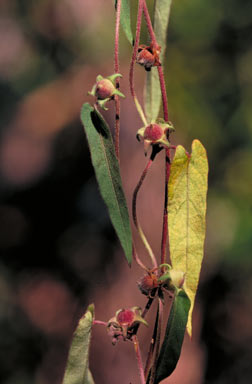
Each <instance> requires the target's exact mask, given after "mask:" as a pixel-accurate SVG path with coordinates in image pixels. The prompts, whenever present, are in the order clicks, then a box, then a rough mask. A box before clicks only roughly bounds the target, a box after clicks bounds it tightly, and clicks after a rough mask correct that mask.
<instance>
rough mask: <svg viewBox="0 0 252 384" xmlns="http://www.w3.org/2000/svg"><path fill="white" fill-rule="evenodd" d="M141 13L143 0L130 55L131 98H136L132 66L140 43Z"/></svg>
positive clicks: (141, 0)
mask: <svg viewBox="0 0 252 384" xmlns="http://www.w3.org/2000/svg"><path fill="white" fill-rule="evenodd" d="M142 13H143V0H139V4H138V12H137V24H136V38H135V44H134V48H133V53H132V58H131V63H130V72H129V81H130V92H131V95H132V96H133V97H135V96H136V94H135V89H134V64H135V61H136V56H137V50H138V46H139V41H140V33H141V23H142Z"/></svg>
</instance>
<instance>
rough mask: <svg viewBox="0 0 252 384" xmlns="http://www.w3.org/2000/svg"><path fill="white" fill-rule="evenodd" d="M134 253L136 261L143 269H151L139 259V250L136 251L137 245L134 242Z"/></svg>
mask: <svg viewBox="0 0 252 384" xmlns="http://www.w3.org/2000/svg"><path fill="white" fill-rule="evenodd" d="M132 248H133V249H132V254H133V258H134V259H135V261H136V263H137V264H138V265H139V267H141V268H142V269H144V270H145V271H146V272H149V269H148V268H147V267H146V266H145V265H144V263H143V262H142V261H141V260H140V259H139V257H138V254H137V251H136V247H135V245H134V244H133V247H132Z"/></svg>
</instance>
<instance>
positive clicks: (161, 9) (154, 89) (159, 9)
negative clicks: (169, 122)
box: [144, 0, 172, 123]
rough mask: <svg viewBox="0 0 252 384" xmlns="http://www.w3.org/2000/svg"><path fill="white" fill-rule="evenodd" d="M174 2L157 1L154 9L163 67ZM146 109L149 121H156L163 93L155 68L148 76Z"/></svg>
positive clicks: (156, 33) (170, 0) (168, 0)
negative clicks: (172, 3)
mask: <svg viewBox="0 0 252 384" xmlns="http://www.w3.org/2000/svg"><path fill="white" fill-rule="evenodd" d="M171 2H172V0H156V2H155V9H154V31H155V35H156V39H157V42H158V44H159V45H160V46H161V53H160V61H161V63H162V65H163V62H164V57H165V49H166V40H167V28H168V23H169V16H170V9H171ZM146 76H147V77H146V85H145V102H144V108H145V113H146V117H147V121H148V122H149V123H150V122H154V121H156V119H157V117H158V114H159V110H160V104H161V91H160V85H159V76H158V70H157V67H153V68H152V69H151V71H150V72H147V75H146Z"/></svg>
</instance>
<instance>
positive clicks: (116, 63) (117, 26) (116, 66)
mask: <svg viewBox="0 0 252 384" xmlns="http://www.w3.org/2000/svg"><path fill="white" fill-rule="evenodd" d="M120 15H121V0H118V1H117V7H116V23H115V57H114V72H115V73H119V32H120ZM116 88H117V89H119V88H120V80H119V78H117V79H116ZM119 136H120V99H119V96H117V95H115V152H116V157H117V159H118V160H119V150H120V144H119Z"/></svg>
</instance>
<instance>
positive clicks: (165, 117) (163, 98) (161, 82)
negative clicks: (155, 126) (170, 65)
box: [157, 66, 169, 121]
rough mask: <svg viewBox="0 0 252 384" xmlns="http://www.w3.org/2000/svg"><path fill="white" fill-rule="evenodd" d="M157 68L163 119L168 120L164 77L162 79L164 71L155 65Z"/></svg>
mask: <svg viewBox="0 0 252 384" xmlns="http://www.w3.org/2000/svg"><path fill="white" fill-rule="evenodd" d="M157 69H158V75H159V82H160V89H161V94H162V103H163V112H164V120H165V121H169V114H168V100H167V93H166V86H165V79H164V72H163V68H162V66H160V67H157Z"/></svg>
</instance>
